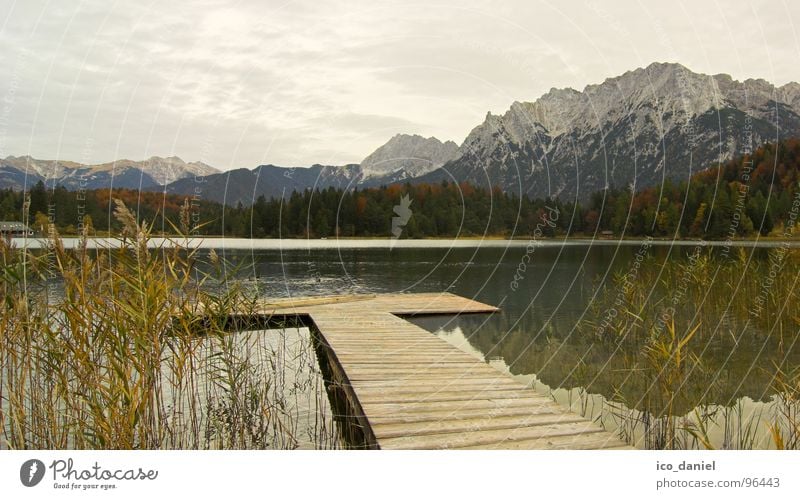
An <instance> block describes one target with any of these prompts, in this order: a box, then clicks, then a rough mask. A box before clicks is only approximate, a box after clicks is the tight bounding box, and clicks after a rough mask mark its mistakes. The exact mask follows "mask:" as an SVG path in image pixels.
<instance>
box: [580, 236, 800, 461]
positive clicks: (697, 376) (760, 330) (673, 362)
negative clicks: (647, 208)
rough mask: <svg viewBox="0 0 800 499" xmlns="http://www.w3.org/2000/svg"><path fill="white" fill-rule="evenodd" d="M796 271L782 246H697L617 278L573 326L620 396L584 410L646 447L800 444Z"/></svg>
mask: <svg viewBox="0 0 800 499" xmlns="http://www.w3.org/2000/svg"><path fill="white" fill-rule="evenodd" d="M799 272H800V254H798V252H797V251H793V250H788V249H786V248H779V249H773V250H770V251H769V252H768V254H766V256H764V255H761V256H758V255H755V254H754V253H750V252H747V251H744V250H739V251H735V252H733V253H731V254H727V253H725V252H724V251H723V252H720V251H716V252H714V251H712V250H710V249H707V248H702V247H698V248H696V249H695V251H692V252H691V253H690V254H688V255H686V258H683V257H682V258H675V257H672V258H667V259H665V260H664V261H656V260H655V258H653V257H650V258H649V259H646V260H645V262H644V264H643V265H641V267H640V269H639V270H638V273H637V275H636V278H635V279H631V278H630V273H628V274H627V275H626V274H625V273H622V272H621V273H619V274H617V275H616V276H615V278H614V281H613V283H612V284H611V285H610V286H606V287H604V289H602V290H601V292H600V293H599V294H598V296H599V299H598V300H596V301H595V303H594V304H593V310H592V314H591V315H592V318H591V319H590V320H587V321H586V322H584V323H583V324H582V325H581V330H582V334H584V335H586V336H592V335H594V340H595V341H601V342H609V343H611V344H612V345H613V347H614V348H615V351H616V352H617V354H616V355H618V356H619V358H622V359H624V360H623V365H624V369H619V370H618V371H619V372H615V373H605V374H608V375H609V376H613V377H614V379H615V382H616V389H615V393H616V395H615V396H614V397H612V398H611V399H610V400H607V401H605V403H604V404H602V408H601V409H600V410H599V411H596V412H597V413H596V414H587V415H589V416H591V417H594V418H596V419H597V420H598V421H602V422H605V423H606V424H607V425H610V426H611V427H613V428H614V429H615V430H616V431H617V432H618V434H619V435H620V436H621V437H622V438H623V439H625V440H626V441H627V442H628V443H631V444H634V445H637V446H639V447H643V448H648V449H691V448H702V449H712V448H728V449H751V448H778V449H797V448H800V368H798V364H797V362H798V352H799V351H800V344H798V341H799V340H800V330H799V329H798V326H799V325H800V318H798V312H797V311H798V310H800V294H799V293H798V291H800V290H799V289H798V286H797V280H798V276H800V273H799ZM609 310H611V311H612V312H609ZM753 356H755V357H756V358H759V359H770V362H769V363H768V364H769V365H770V368H769V372H759V374H760V376H758V377H757V378H758V379H761V380H763V379H764V378H765V376H764V375H765V374H767V375H768V376H766V378H767V379H770V380H772V382H770V383H768V384H767V386H763V385H762V386H753V384H752V383H749V380H750V379H751V378H756V377H755V376H752V374H753V372H754V370H757V369H762V370H763V369H764V368H763V367H759V366H761V365H763V364H764V363H763V362H759V363H758V365H756V363H755V362H753V361H752V359H753ZM748 359H749V360H748ZM601 375H602V374H601ZM722 380H724V381H725V382H724V383H723V382H722ZM762 383H763V381H762ZM634 394H636V395H634ZM744 394H746V395H744ZM720 401H722V402H721V403H720ZM583 405H584V406H585V405H586V404H585V403H584V404H583Z"/></svg>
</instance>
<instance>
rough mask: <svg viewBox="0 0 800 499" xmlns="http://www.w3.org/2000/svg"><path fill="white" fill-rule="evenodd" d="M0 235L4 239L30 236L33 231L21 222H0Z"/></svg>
mask: <svg viewBox="0 0 800 499" xmlns="http://www.w3.org/2000/svg"><path fill="white" fill-rule="evenodd" d="M0 235H2V236H4V237H23V236H32V235H33V229H31V228H30V227H28V226H27V225H25V224H24V223H22V222H5V221H0Z"/></svg>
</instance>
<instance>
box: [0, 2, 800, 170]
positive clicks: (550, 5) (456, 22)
mask: <svg viewBox="0 0 800 499" xmlns="http://www.w3.org/2000/svg"><path fill="white" fill-rule="evenodd" d="M498 4H502V5H501V6H498ZM798 30H800V2H797V1H788V0H786V1H782V0H778V1H773V2H769V1H763V2H714V1H708V2H705V1H704V2H698V1H697V0H691V1H680V0H675V1H669V2H665V1H663V0H662V1H641V2H608V1H600V0H589V1H583V0H578V1H556V0H553V1H549V2H537V1H531V0H519V1H509V2H498V1H493V2H488V1H487V2H470V1H469V0H460V1H447V2H438V1H433V2H419V3H411V2H407V1H405V2H399V1H381V0H369V1H363V2H361V1H352V2H345V1H337V2H324V1H309V2H279V1H264V0H258V1H256V0H252V1H250V0H248V1H238V2H237V1H222V0H200V1H192V2H182V1H177V0H170V1H166V2H165V1H150V0H138V1H114V0H97V1H95V0H90V1H83V2H81V1H77V0H73V1H61V0H52V1H50V2H45V1H39V0H18V1H16V2H13V1H9V0H0V68H2V77H0V157H5V156H8V155H14V156H20V155H25V154H30V155H32V156H34V157H37V158H42V159H55V158H59V159H71V160H75V161H80V162H83V163H99V162H105V161H110V160H113V159H120V158H128V159H142V158H147V157H150V156H171V155H177V156H180V157H182V158H183V159H184V160H187V161H204V162H206V163H209V164H211V165H213V166H216V167H218V168H220V169H230V168H235V167H236V168H238V167H248V168H252V167H254V166H256V165H258V164H264V163H273V164H277V165H281V166H308V165H311V164H313V163H322V164H344V163H351V162H360V160H361V159H363V157H364V156H366V155H367V154H369V153H370V152H372V150H374V149H375V148H376V147H378V146H380V145H381V144H383V143H384V142H386V141H387V140H388V139H389V138H390V137H391V136H393V135H395V134H397V133H417V134H421V135H424V136H431V135H433V136H436V137H438V138H440V139H442V140H446V139H449V140H454V141H455V142H457V143H459V144H460V143H461V142H462V140H463V139H464V137H465V136H466V135H467V133H468V132H469V130H471V129H472V128H473V127H475V126H476V125H478V124H479V123H481V122H482V121H483V119H484V117H485V115H486V112H487V111H491V112H493V113H502V112H504V111H505V110H506V109H507V108H508V107H509V105H510V104H511V103H512V102H513V101H515V100H519V101H525V100H527V101H533V100H535V99H536V98H537V97H539V96H540V95H542V94H543V93H545V92H547V91H548V90H549V89H550V88H551V87H565V86H569V87H573V88H577V89H583V87H584V86H586V85H587V84H593V83H600V82H602V81H603V80H604V79H606V78H608V77H612V76H616V75H618V74H621V73H623V72H625V71H627V70H630V69H634V68H636V67H642V66H646V65H648V64H649V63H651V62H654V61H662V62H663V61H672V62H680V63H682V64H684V65H685V66H687V67H688V68H690V69H691V70H693V71H697V72H703V73H708V74H716V73H728V74H730V75H732V76H733V77H734V78H736V79H746V78H764V79H767V80H769V81H772V82H773V83H776V84H784V83H786V82H788V81H800V64H799V62H800V57H799V56H800V39H799V37H798Z"/></svg>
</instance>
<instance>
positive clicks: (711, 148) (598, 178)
mask: <svg viewBox="0 0 800 499" xmlns="http://www.w3.org/2000/svg"><path fill="white" fill-rule="evenodd" d="M799 135H800V84H798V83H794V82H792V83H788V84H786V85H783V86H780V87H776V86H774V85H773V84H771V83H769V82H767V81H765V80H762V79H749V80H745V81H741V82H740V81H736V80H734V79H733V78H731V77H730V76H728V75H725V74H718V75H705V74H700V73H694V72H692V71H690V70H689V69H687V68H686V67H684V66H682V65H680V64H676V63H653V64H651V65H649V66H647V67H646V68H639V69H635V70H633V71H628V72H626V73H624V74H622V75H620V76H617V77H614V78H609V79H607V80H605V81H604V82H602V83H600V84H596V85H588V86H586V87H585V88H584V89H583V91H578V90H574V89H570V88H565V89H555V88H554V89H552V90H550V91H549V92H548V93H546V94H545V95H543V96H541V97H540V98H539V99H537V100H535V101H533V102H514V103H513V104H512V105H511V107H510V109H509V110H508V111H506V112H505V113H503V114H502V115H494V114H492V113H487V115H486V118H485V119H484V121H483V123H481V124H479V125H478V126H476V127H475V128H474V129H473V130H472V131H471V132H470V133H469V134H468V135H467V137H466V138H465V140H464V141H463V142H462V143H461V145H460V146H459V145H457V144H456V143H454V142H451V141H446V142H442V141H440V140H438V139H436V138H434V137H430V138H425V137H421V136H419V135H406V134H398V135H395V136H394V137H392V138H391V139H390V140H389V141H388V142H387V143H386V144H384V145H383V146H381V147H379V148H378V149H377V150H375V151H374V152H373V153H371V154H369V155H368V156H366V157H365V158H364V159H363V160H362V161H361V163H359V164H349V165H344V166H334V165H313V166H311V167H308V168H285V167H280V166H275V165H261V166H258V167H256V168H254V169H246V168H241V169H237V170H231V171H225V172H219V171H217V170H215V169H214V168H212V167H210V166H208V165H205V164H203V163H185V162H184V161H182V160H181V159H179V158H175V157H172V158H158V157H154V158H150V159H149V160H145V161H140V162H135V161H128V160H122V161H117V162H114V163H108V164H104V165H95V166H83V165H80V164H77V163H71V162H62V161H41V160H35V159H33V158H30V157H22V158H15V157H9V158H6V159H4V160H0V188H2V187H12V188H16V189H19V188H22V187H23V186H25V185H28V186H29V185H32V184H33V183H35V182H36V181H38V180H40V179H41V180H44V181H45V182H48V185H64V186H65V187H67V188H68V189H78V188H81V187H83V188H87V189H92V188H97V187H109V186H111V185H112V182H113V186H114V187H128V188H139V189H145V190H165V191H166V192H169V193H175V194H183V195H190V196H201V197H202V198H204V199H208V200H212V201H218V202H223V203H226V204H230V205H235V204H237V203H240V202H241V203H243V204H245V205H247V204H250V203H252V202H253V201H254V200H255V199H256V198H257V197H258V196H261V195H263V196H265V197H267V198H269V197H281V196H286V195H289V194H290V193H291V192H293V191H299V190H304V189H307V188H326V187H337V188H354V187H372V186H379V185H386V184H391V183H395V182H441V181H442V180H447V181H453V180H456V181H459V182H461V181H466V182H470V183H472V184H474V185H476V186H482V187H500V188H501V189H503V190H504V191H506V192H514V193H517V194H526V195H528V196H530V197H534V198H544V197H559V198H561V199H564V200H569V199H585V198H586V197H587V196H589V195H590V194H591V193H592V192H595V191H598V190H601V189H604V188H608V187H625V186H632V187H633V188H634V189H636V190H638V189H640V188H644V187H649V186H653V185H658V184H659V183H661V182H663V181H664V180H665V179H668V178H669V179H673V180H681V179H688V177H689V176H690V175H691V174H692V173H694V172H697V171H699V170H702V169H706V168H708V167H711V166H714V165H715V164H717V163H719V162H723V161H727V160H729V159H731V158H733V157H734V156H739V155H741V154H745V153H748V152H750V151H752V150H753V149H755V148H756V147H757V146H759V145H760V144H762V143H765V142H768V141H776V140H780V139H783V138H786V137H791V136H799ZM26 175H27V176H26Z"/></svg>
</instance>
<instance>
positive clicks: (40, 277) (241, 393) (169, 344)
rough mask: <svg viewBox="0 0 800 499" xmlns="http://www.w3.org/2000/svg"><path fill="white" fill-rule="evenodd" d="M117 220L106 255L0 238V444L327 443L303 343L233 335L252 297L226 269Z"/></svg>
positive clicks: (126, 216) (322, 398)
mask: <svg viewBox="0 0 800 499" xmlns="http://www.w3.org/2000/svg"><path fill="white" fill-rule="evenodd" d="M187 209H188V205H187V206H185V207H184V211H185V210H187ZM115 217H116V218H117V220H119V221H120V222H121V224H122V226H123V231H122V234H120V236H119V241H118V242H119V244H118V245H117V246H115V247H112V248H108V249H105V250H98V251H92V250H89V249H87V244H86V242H87V234H85V233H84V234H83V236H82V242H81V244H80V245H79V247H78V248H77V249H75V250H66V249H65V248H64V246H63V244H62V242H61V240H60V239H59V237H58V236H57V235H53V236H52V237H51V238H50V239H49V243H48V244H47V247H46V248H45V249H44V250H41V251H29V250H26V249H18V248H15V247H13V246H12V245H11V244H9V243H8V242H7V241H0V258H1V259H2V260H1V261H0V263H1V264H2V275H1V277H0V279H1V280H0V299H2V312H0V428H2V438H1V439H0V447H4V448H16V449H27V448H52V449H65V448H76V449H96V448H101V449H164V448H181V449H205V448H295V447H298V446H311V447H331V446H336V445H337V437H336V431H335V428H334V427H333V425H332V423H331V418H330V417H329V411H328V409H327V398H326V394H325V391H324V389H323V388H322V382H321V376H320V374H319V369H318V367H317V365H316V360H315V357H314V353H313V349H312V348H311V345H310V343H309V341H310V340H308V335H307V334H306V335H304V334H303V333H302V332H301V331H297V330H292V329H284V330H281V331H279V332H278V333H276V334H277V335H278V336H275V335H274V334H273V335H268V334H261V333H255V332H249V333H236V332H231V331H229V323H230V317H231V315H233V314H250V313H252V312H253V311H254V309H253V307H254V304H255V298H256V297H255V296H253V295H252V294H249V293H246V292H244V290H243V289H242V287H241V286H240V285H239V284H238V282H237V281H236V279H233V278H231V277H230V276H229V275H228V272H227V271H226V270H227V269H226V268H225V262H222V261H221V260H220V259H219V258H218V257H217V256H216V255H215V254H214V253H213V252H211V254H210V258H209V261H208V262H202V261H201V260H200V258H199V256H200V253H199V252H198V250H197V249H196V248H193V247H192V246H191V244H190V243H189V239H187V238H186V237H180V238H176V239H174V240H172V241H168V242H167V243H166V244H165V245H164V246H163V247H160V248H150V247H149V242H150V229H151V227H150V226H148V225H146V224H145V223H141V224H140V223H138V222H137V220H136V218H135V217H134V215H133V214H132V213H131V212H130V211H129V210H128V209H127V208H126V207H125V206H124V204H122V203H121V202H117V204H116V210H115ZM181 220H182V221H183V223H181V227H179V228H176V229H179V230H181V231H182V232H183V234H184V236H185V235H187V234H188V227H187V225H188V224H187V223H186V222H185V221H186V220H188V214H187V213H182V216H181ZM287 337H291V338H293V340H292V341H291V345H289V346H288V347H287V343H286V341H287V340H286V339H287ZM303 397H305V400H300V399H301V398H303ZM309 407H310V409H308V408H309Z"/></svg>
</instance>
